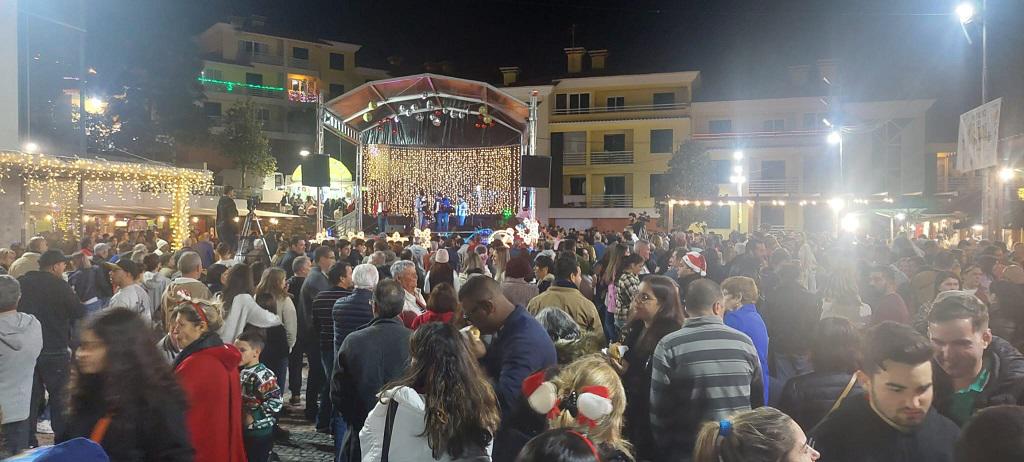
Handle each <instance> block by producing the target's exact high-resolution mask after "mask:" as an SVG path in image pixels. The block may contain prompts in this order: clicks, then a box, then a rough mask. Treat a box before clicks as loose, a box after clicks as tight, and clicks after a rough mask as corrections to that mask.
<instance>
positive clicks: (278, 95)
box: [203, 83, 285, 99]
mask: <svg viewBox="0 0 1024 462" xmlns="http://www.w3.org/2000/svg"><path fill="white" fill-rule="evenodd" d="M203 88H204V89H206V90H208V91H213V92H216V93H228V94H234V95H247V96H256V97H260V98H271V99H284V98H285V92H284V89H280V90H270V89H266V88H250V87H247V86H245V85H242V84H238V85H227V84H222V83H203Z"/></svg>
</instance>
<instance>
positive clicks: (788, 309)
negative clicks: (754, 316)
mask: <svg viewBox="0 0 1024 462" xmlns="http://www.w3.org/2000/svg"><path fill="white" fill-rule="evenodd" d="M764 298H765V303H764V304H763V305H762V306H760V307H758V308H759V309H760V312H761V317H762V318H764V324H765V326H766V327H767V328H768V338H770V339H772V342H771V346H770V350H771V353H772V354H787V355H792V354H801V353H806V352H807V351H808V350H809V348H810V342H811V340H810V338H811V335H810V334H811V333H813V332H814V330H815V328H816V327H817V325H818V321H819V320H820V319H821V306H819V305H818V297H817V296H816V295H814V294H812V293H810V292H808V291H807V290H806V289H804V288H803V287H802V286H800V284H798V283H796V282H785V283H782V284H780V285H779V286H778V287H776V288H775V289H774V290H770V291H768V292H767V293H766V294H765V296H764Z"/></svg>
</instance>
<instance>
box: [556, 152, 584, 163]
mask: <svg viewBox="0 0 1024 462" xmlns="http://www.w3.org/2000/svg"><path fill="white" fill-rule="evenodd" d="M562 165H587V153H585V152H565V153H562Z"/></svg>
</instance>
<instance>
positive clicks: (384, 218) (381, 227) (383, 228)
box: [373, 200, 388, 233]
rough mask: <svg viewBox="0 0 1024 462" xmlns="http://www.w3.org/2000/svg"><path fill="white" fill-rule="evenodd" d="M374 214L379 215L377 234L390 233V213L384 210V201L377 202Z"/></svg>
mask: <svg viewBox="0 0 1024 462" xmlns="http://www.w3.org/2000/svg"><path fill="white" fill-rule="evenodd" d="M373 212H374V214H375V215H377V232H378V233H386V232H388V229H387V224H388V211H387V209H385V208H384V201H383V200H379V201H377V205H376V206H374V208H373Z"/></svg>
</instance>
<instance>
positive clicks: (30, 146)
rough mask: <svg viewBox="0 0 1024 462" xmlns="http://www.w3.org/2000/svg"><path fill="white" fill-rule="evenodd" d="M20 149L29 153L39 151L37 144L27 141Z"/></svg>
mask: <svg viewBox="0 0 1024 462" xmlns="http://www.w3.org/2000/svg"><path fill="white" fill-rule="evenodd" d="M21 149H22V150H23V151H25V152H27V153H29V154H35V153H36V152H39V145H38V144H35V143H33V142H31V141H29V142H27V143H25V145H24V146H22V147H21Z"/></svg>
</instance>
